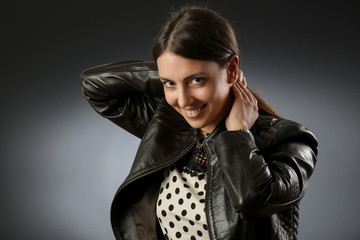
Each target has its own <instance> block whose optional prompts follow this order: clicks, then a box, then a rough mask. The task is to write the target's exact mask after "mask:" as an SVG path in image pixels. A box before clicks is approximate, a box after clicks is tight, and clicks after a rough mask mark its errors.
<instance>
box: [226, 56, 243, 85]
mask: <svg viewBox="0 0 360 240" xmlns="http://www.w3.org/2000/svg"><path fill="white" fill-rule="evenodd" d="M239 71H241V70H239V57H238V56H237V55H233V56H232V57H231V58H230V60H229V63H228V66H227V73H228V81H229V83H230V84H233V83H235V82H236V81H237V80H238V78H239ZM240 80H241V79H240Z"/></svg>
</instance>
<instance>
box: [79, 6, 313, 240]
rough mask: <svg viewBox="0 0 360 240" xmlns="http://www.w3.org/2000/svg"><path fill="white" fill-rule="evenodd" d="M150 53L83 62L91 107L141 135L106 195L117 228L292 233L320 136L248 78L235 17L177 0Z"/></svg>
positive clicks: (129, 231) (241, 235)
mask: <svg viewBox="0 0 360 240" xmlns="http://www.w3.org/2000/svg"><path fill="white" fill-rule="evenodd" d="M153 56H154V60H155V62H156V63H153V62H140V61H130V62H119V63H112V64H106V65H101V66H97V67H94V68H90V69H87V70H85V71H84V72H83V73H82V74H81V83H82V91H83V94H84V95H85V97H86V98H87V100H88V101H89V102H90V104H91V105H92V107H93V108H94V109H95V110H96V111H97V112H98V113H100V114H101V115H102V116H104V117H107V118H108V119H110V120H111V121H113V122H114V123H116V124H117V125H119V126H120V127H122V128H124V129H125V130H127V131H129V132H130V133H132V134H134V135H135V136H137V137H139V138H141V143H140V146H139V149H138V152H137V155H136V157H135V160H134V163H133V166H132V169H131V171H130V174H129V176H128V177H127V178H126V180H125V181H124V183H123V184H122V185H121V186H120V188H119V189H118V191H117V193H116V195H115V198H114V200H113V203H112V209H111V222H112V227H113V231H114V234H115V236H116V238H117V239H191V240H193V239H246V240H249V239H261V240H264V239H265V240H266V239H296V238H297V226H298V217H299V201H300V199H301V198H302V197H303V196H304V194H305V190H306V188H307V184H308V180H309V178H310V176H311V174H312V172H313V169H314V165H315V163H316V155H317V141H316V139H315V137H314V136H313V134H312V133H311V132H309V131H308V130H307V129H306V128H305V127H303V126H302V125H300V124H298V123H295V122H292V121H290V120H285V119H282V118H281V117H280V116H278V115H277V114H276V113H275V112H274V111H273V110H272V109H271V108H270V107H269V106H268V105H267V104H266V103H265V102H264V101H263V100H262V99H261V98H260V97H258V96H257V95H255V94H254V93H253V92H252V91H250V90H249V89H248V88H247V83H246V80H245V77H243V73H242V71H241V70H239V57H238V56H239V50H238V47H237V43H236V39H235V35H234V32H233V30H232V28H231V27H230V25H229V24H228V23H227V22H226V21H225V20H224V19H223V18H222V17H221V16H219V15H218V14H216V13H215V12H213V11H211V10H208V9H204V8H196V7H187V8H182V9H180V10H179V11H177V12H175V13H173V14H172V15H171V17H170V18H169V20H168V21H167V22H166V23H165V25H164V26H163V28H162V29H161V30H160V32H159V34H158V36H157V37H156V39H155V42H154V45H153ZM161 83H162V85H161ZM164 97H165V98H164Z"/></svg>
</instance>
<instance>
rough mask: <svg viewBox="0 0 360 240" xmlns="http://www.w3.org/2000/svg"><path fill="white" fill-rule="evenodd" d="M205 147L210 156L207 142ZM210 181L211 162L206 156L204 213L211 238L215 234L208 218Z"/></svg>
mask: <svg viewBox="0 0 360 240" xmlns="http://www.w3.org/2000/svg"><path fill="white" fill-rule="evenodd" d="M204 145H205V147H204V149H205V151H206V155H207V156H208V157H210V154H209V151H208V150H207V149H208V147H206V145H207V144H204ZM210 183H211V163H210V158H208V169H207V181H206V195H205V210H206V212H205V214H206V219H207V225H208V229H209V230H208V231H209V237H210V239H211V240H213V239H214V238H215V237H214V238H213V235H214V236H215V234H214V233H213V231H214V230H213V224H212V222H211V219H210V213H209V212H210V196H209V195H210V194H209V187H210Z"/></svg>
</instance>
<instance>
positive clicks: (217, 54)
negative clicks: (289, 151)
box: [152, 7, 281, 118]
mask: <svg viewBox="0 0 360 240" xmlns="http://www.w3.org/2000/svg"><path fill="white" fill-rule="evenodd" d="M164 51H169V52H171V53H174V54H176V55H180V56H183V57H186V58H190V59H196V60H207V61H214V62H216V63H218V65H219V66H220V67H223V66H225V65H226V63H227V62H228V61H229V60H230V59H231V57H232V56H233V55H237V56H239V47H238V44H237V40H236V37H235V34H234V31H233V28H232V27H231V26H230V24H229V23H228V21H226V20H225V19H224V18H223V17H221V16H220V15H219V14H217V13H216V12H214V11H212V10H210V9H207V8H202V7H183V8H181V9H180V10H178V11H176V12H174V13H172V14H171V16H170V18H169V19H168V21H167V22H166V23H165V24H164V25H163V27H162V28H161V30H160V32H159V33H158V35H157V37H156V38H155V40H154V43H153V47H152V55H153V58H154V60H155V61H156V60H157V59H158V57H159V56H160V55H161V54H162V53H163V52H164ZM239 58H240V56H239ZM250 91H251V92H252V93H253V94H254V96H255V98H256V99H257V102H258V107H259V113H260V114H268V115H272V116H274V117H276V118H281V116H279V115H278V114H277V113H276V112H275V111H274V110H273V109H272V108H271V107H270V106H269V105H268V104H267V103H266V102H265V101H264V100H263V99H262V98H261V97H259V96H258V95H257V94H256V93H254V92H253V91H252V90H250Z"/></svg>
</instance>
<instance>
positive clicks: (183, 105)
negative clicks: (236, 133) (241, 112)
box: [157, 51, 237, 133]
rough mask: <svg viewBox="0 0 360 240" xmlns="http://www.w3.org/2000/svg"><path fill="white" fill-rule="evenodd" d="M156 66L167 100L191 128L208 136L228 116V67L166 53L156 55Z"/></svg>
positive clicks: (229, 85)
mask: <svg viewBox="0 0 360 240" xmlns="http://www.w3.org/2000/svg"><path fill="white" fill-rule="evenodd" d="M157 65H158V70H159V76H160V80H161V82H162V83H163V85H164V93H165V98H166V101H167V102H168V103H169V104H170V105H171V106H172V107H173V108H175V109H176V110H177V111H178V112H179V113H180V114H181V115H182V116H183V117H184V118H185V119H186V121H187V122H188V123H189V124H190V126H192V127H193V128H196V129H200V130H201V131H202V132H205V133H210V132H212V131H213V130H214V129H215V127H216V126H217V124H218V123H219V122H220V121H222V120H223V119H224V118H225V117H226V116H227V115H228V113H229V110H230V108H231V102H232V100H231V94H230V90H231V86H232V81H231V80H230V77H229V71H228V68H229V67H226V66H225V67H223V68H220V67H219V65H218V64H217V63H216V62H213V61H202V60H193V59H189V58H185V57H182V56H179V55H175V54H173V53H170V52H168V51H165V52H163V53H162V54H161V55H160V56H159V58H158V59H157ZM236 69H237V67H236Z"/></svg>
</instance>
